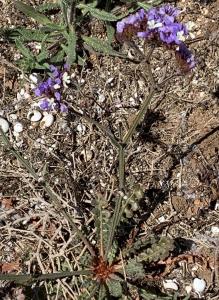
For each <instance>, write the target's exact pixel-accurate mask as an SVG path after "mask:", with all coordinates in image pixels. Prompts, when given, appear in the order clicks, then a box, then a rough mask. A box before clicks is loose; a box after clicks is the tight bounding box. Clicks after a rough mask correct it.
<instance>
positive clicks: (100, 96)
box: [98, 94, 106, 103]
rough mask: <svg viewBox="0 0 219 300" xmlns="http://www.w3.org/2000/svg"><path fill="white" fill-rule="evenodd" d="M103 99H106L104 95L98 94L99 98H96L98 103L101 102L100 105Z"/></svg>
mask: <svg viewBox="0 0 219 300" xmlns="http://www.w3.org/2000/svg"><path fill="white" fill-rule="evenodd" d="M105 99H106V97H105V95H104V94H100V95H99V97H98V101H99V102H101V103H102V102H103V101H104V100H105Z"/></svg>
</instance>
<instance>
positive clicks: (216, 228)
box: [211, 226, 219, 235]
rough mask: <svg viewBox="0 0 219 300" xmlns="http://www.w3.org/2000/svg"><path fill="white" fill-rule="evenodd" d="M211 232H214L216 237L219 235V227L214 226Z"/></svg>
mask: <svg viewBox="0 0 219 300" xmlns="http://www.w3.org/2000/svg"><path fill="white" fill-rule="evenodd" d="M211 232H212V233H213V234H214V235H217V234H219V227H218V226H212V227H211Z"/></svg>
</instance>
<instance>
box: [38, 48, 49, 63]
mask: <svg viewBox="0 0 219 300" xmlns="http://www.w3.org/2000/svg"><path fill="white" fill-rule="evenodd" d="M48 58H49V52H48V51H47V50H46V49H45V48H42V50H41V51H40V53H39V54H38V55H37V57H36V59H37V61H38V63H41V62H42V61H45V60H46V59H48Z"/></svg>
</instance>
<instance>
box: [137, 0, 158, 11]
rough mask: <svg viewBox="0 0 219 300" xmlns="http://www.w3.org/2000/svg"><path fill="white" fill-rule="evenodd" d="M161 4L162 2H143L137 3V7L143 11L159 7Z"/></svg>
mask: <svg viewBox="0 0 219 300" xmlns="http://www.w3.org/2000/svg"><path fill="white" fill-rule="evenodd" d="M161 2H162V0H155V1H152V2H151V3H150V4H147V3H144V2H138V6H140V7H142V8H143V9H144V10H149V9H150V8H152V7H154V6H156V5H159V4H160V3H161Z"/></svg>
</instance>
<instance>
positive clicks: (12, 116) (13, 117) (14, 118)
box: [8, 114, 17, 122]
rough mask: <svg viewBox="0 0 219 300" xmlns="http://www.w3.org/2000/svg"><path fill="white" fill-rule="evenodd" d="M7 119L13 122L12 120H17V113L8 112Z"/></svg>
mask: <svg viewBox="0 0 219 300" xmlns="http://www.w3.org/2000/svg"><path fill="white" fill-rule="evenodd" d="M8 119H9V121H12V122H13V121H15V120H17V115H16V114H10V115H9V118H8Z"/></svg>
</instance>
